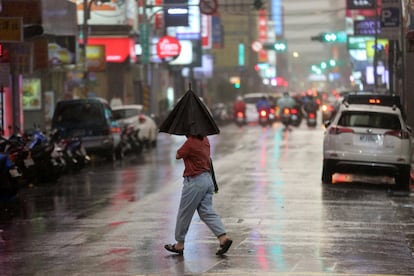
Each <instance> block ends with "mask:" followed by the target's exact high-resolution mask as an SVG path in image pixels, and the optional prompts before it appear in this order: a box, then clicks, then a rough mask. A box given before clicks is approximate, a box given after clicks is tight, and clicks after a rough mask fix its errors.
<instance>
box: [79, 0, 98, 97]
mask: <svg viewBox="0 0 414 276" xmlns="http://www.w3.org/2000/svg"><path fill="white" fill-rule="evenodd" d="M95 1H96V0H91V1H90V2H89V3H88V0H83V25H82V36H83V52H82V59H83V68H82V69H83V72H84V75H83V81H84V96H85V97H86V96H87V95H88V92H89V76H88V63H87V56H86V48H87V46H88V38H89V25H88V20H89V15H90V10H91V6H92V4H93V3H94V2H95Z"/></svg>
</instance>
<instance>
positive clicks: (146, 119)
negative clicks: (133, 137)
mask: <svg viewBox="0 0 414 276" xmlns="http://www.w3.org/2000/svg"><path fill="white" fill-rule="evenodd" d="M142 110H143V107H142V105H138V104H132V105H120V106H115V107H114V108H113V113H114V118H115V119H116V120H117V121H118V123H119V124H120V125H121V126H123V125H133V126H134V129H135V130H138V129H139V132H138V137H139V138H140V140H141V141H142V142H143V143H144V145H146V146H147V147H155V146H156V145H157V136H158V127H157V124H156V123H155V121H154V119H152V118H151V117H150V116H147V115H145V114H143V113H142Z"/></svg>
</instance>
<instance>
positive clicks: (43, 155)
mask: <svg viewBox="0 0 414 276" xmlns="http://www.w3.org/2000/svg"><path fill="white" fill-rule="evenodd" d="M29 149H30V155H31V158H32V159H33V161H34V166H35V168H36V173H37V179H36V180H37V181H38V182H56V181H57V180H58V179H59V178H60V176H61V175H62V174H63V172H64V170H65V169H66V168H65V167H66V161H65V160H64V158H63V149H62V148H61V147H60V146H59V145H57V143H56V142H52V141H49V140H48V139H47V137H46V135H45V134H44V133H43V132H41V131H38V130H36V131H35V132H34V133H33V134H32V136H31V142H30V144H29Z"/></svg>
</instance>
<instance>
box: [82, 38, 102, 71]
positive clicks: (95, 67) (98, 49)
mask: <svg viewBox="0 0 414 276" xmlns="http://www.w3.org/2000/svg"><path fill="white" fill-rule="evenodd" d="M86 64H87V68H88V71H89V72H102V71H105V69H106V60H105V45H88V46H87V47H86Z"/></svg>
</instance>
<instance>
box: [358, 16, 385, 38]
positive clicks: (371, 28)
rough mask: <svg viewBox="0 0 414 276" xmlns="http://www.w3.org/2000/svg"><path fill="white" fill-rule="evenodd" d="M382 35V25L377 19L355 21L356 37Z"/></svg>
mask: <svg viewBox="0 0 414 276" xmlns="http://www.w3.org/2000/svg"><path fill="white" fill-rule="evenodd" d="M375 33H377V34H379V33H381V24H380V22H379V21H378V20H375V19H363V20H355V21H354V35H375Z"/></svg>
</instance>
